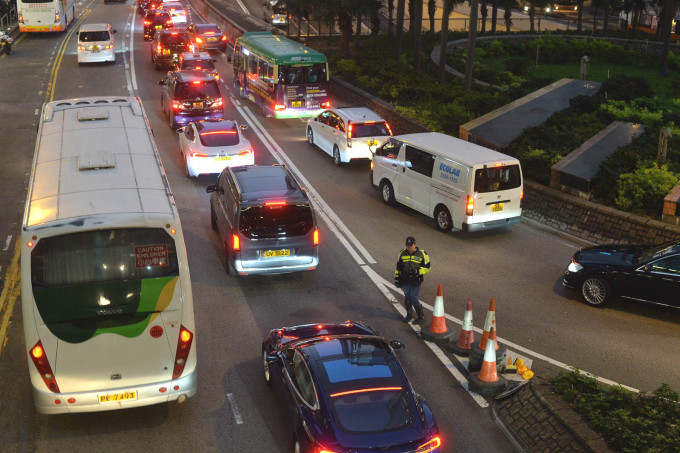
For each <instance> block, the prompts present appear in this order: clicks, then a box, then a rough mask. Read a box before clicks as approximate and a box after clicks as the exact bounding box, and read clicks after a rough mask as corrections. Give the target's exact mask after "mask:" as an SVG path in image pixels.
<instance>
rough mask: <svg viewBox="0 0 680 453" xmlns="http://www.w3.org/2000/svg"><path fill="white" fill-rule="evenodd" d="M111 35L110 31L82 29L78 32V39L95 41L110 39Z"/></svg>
mask: <svg viewBox="0 0 680 453" xmlns="http://www.w3.org/2000/svg"><path fill="white" fill-rule="evenodd" d="M110 40H111V35H109V32H108V31H81V32H80V33H79V34H78V41H80V42H93V41H110Z"/></svg>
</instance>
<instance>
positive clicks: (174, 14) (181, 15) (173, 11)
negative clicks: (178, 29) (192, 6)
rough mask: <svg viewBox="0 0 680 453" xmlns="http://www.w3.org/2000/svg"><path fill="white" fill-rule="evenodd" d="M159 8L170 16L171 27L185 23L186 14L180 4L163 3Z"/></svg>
mask: <svg viewBox="0 0 680 453" xmlns="http://www.w3.org/2000/svg"><path fill="white" fill-rule="evenodd" d="M161 8H162V9H163V10H165V11H167V12H168V13H169V14H170V17H171V18H172V24H173V25H177V24H186V23H187V12H186V11H185V10H184V7H183V6H182V4H181V3H180V2H163V4H162V5H161Z"/></svg>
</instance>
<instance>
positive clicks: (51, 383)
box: [31, 340, 60, 393]
mask: <svg viewBox="0 0 680 453" xmlns="http://www.w3.org/2000/svg"><path fill="white" fill-rule="evenodd" d="M31 360H33V364H34V365H35V367H36V368H37V369H38V373H40V377H41V378H42V379H43V381H44V382H45V385H46V386H47V388H49V389H50V390H51V391H52V392H54V393H60V392H59V386H58V385H57V380H56V379H55V377H54V374H53V373H52V367H51V366H50V362H49V361H48V360H47V356H46V355H45V350H44V349H43V345H42V342H41V341H40V340H38V342H37V343H36V344H35V346H33V348H32V349H31Z"/></svg>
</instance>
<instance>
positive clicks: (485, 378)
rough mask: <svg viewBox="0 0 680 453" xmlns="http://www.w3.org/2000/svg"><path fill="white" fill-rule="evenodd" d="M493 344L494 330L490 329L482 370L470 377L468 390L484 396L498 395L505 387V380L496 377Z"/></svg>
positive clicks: (494, 339)
mask: <svg viewBox="0 0 680 453" xmlns="http://www.w3.org/2000/svg"><path fill="white" fill-rule="evenodd" d="M495 343H496V329H494V328H493V327H492V328H491V332H490V333H489V338H488V339H487V348H486V349H485V350H484V363H482V369H481V370H480V371H479V373H472V374H471V375H470V389H471V390H474V391H476V392H477V393H480V394H482V395H485V396H488V395H495V394H498V393H500V392H501V391H503V390H505V387H506V386H507V380H506V379H505V378H504V377H502V376H499V375H498V369H497V364H496V348H495Z"/></svg>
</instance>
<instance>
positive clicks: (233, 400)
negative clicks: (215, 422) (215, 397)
mask: <svg viewBox="0 0 680 453" xmlns="http://www.w3.org/2000/svg"><path fill="white" fill-rule="evenodd" d="M227 399H228V400H229V405H230V406H231V412H232V413H233V414H234V420H236V424H237V425H242V424H243V418H242V417H241V413H240V412H239V411H238V406H237V405H236V398H234V394H233V393H227Z"/></svg>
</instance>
